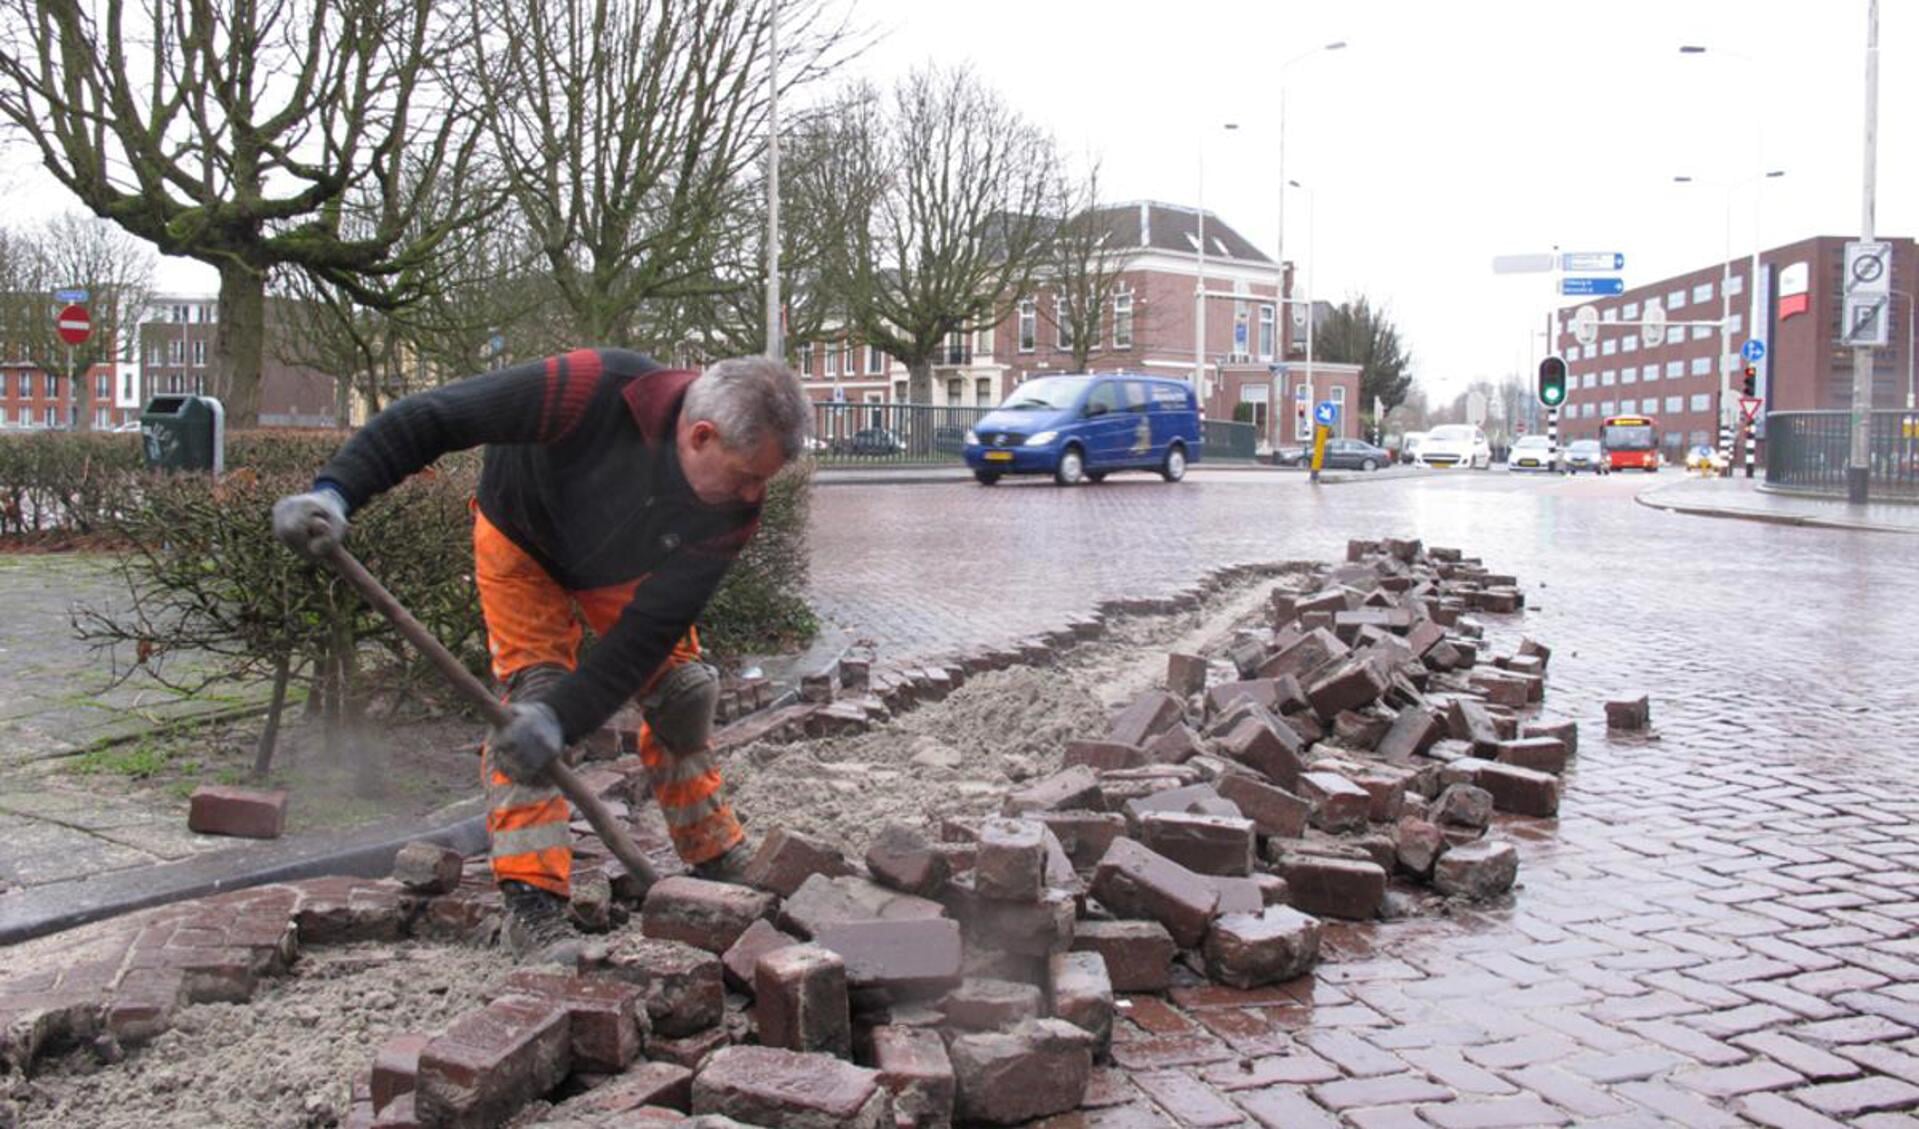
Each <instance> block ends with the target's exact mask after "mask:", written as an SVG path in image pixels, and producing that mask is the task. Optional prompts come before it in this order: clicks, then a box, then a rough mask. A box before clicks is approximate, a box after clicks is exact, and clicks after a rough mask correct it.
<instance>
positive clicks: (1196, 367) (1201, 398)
mask: <svg viewBox="0 0 1919 1129" xmlns="http://www.w3.org/2000/svg"><path fill="white" fill-rule="evenodd" d="M1221 128H1223V129H1224V130H1225V131H1226V132H1228V133H1231V132H1233V131H1234V130H1236V129H1238V128H1239V123H1238V122H1222V123H1221ZM1206 137H1207V135H1206V134H1204V133H1202V134H1200V137H1199V200H1198V207H1197V208H1196V209H1195V211H1196V213H1197V215H1196V217H1195V219H1196V222H1197V224H1198V231H1199V237H1198V239H1197V240H1195V242H1197V243H1198V244H1199V248H1198V250H1199V266H1198V268H1197V269H1196V270H1195V272H1194V277H1193V397H1194V399H1196V400H1197V401H1198V402H1199V410H1200V411H1201V412H1204V411H1205V410H1206Z"/></svg>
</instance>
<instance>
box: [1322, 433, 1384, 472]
mask: <svg viewBox="0 0 1919 1129" xmlns="http://www.w3.org/2000/svg"><path fill="white" fill-rule="evenodd" d="M1392 461H1393V457H1392V455H1391V454H1389V453H1388V452H1387V451H1386V448H1384V447H1375V446H1373V445H1372V444H1371V443H1368V442H1366V441H1365V440H1364V439H1328V440H1326V458H1325V461H1324V462H1322V463H1321V464H1320V465H1321V466H1322V467H1325V468H1327V469H1331V470H1378V469H1379V468H1380V467H1383V466H1385V465H1386V464H1387V463H1390V462H1392ZM1306 463H1307V465H1308V466H1311V465H1312V456H1311V454H1310V453H1308V455H1307V458H1306Z"/></svg>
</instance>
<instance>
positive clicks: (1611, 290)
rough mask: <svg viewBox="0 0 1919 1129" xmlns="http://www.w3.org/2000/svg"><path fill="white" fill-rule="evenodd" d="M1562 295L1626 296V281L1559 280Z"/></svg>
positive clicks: (1618, 279)
mask: <svg viewBox="0 0 1919 1129" xmlns="http://www.w3.org/2000/svg"><path fill="white" fill-rule="evenodd" d="M1559 292H1560V293H1561V294H1624V293H1625V292H1626V280H1625V279H1623V278H1562V279H1560V280H1559Z"/></svg>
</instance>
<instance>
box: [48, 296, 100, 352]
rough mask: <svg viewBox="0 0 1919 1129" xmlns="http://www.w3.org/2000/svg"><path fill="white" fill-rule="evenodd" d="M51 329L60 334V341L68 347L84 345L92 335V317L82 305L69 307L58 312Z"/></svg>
mask: <svg viewBox="0 0 1919 1129" xmlns="http://www.w3.org/2000/svg"><path fill="white" fill-rule="evenodd" d="M53 328H54V329H55V330H57V331H58V332H59V334H60V340H62V341H65V342H66V343H67V344H69V345H84V344H86V343H87V338H88V337H91V336H92V335H93V317H92V315H90V314H88V313H87V308H86V307H85V306H82V305H78V304H75V305H71V306H68V307H67V308H66V309H63V310H61V311H60V314H59V316H58V317H56V318H54V319H53Z"/></svg>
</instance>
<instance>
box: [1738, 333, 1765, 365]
mask: <svg viewBox="0 0 1919 1129" xmlns="http://www.w3.org/2000/svg"><path fill="white" fill-rule="evenodd" d="M1765 355H1766V343H1765V342H1764V341H1761V340H1759V339H1758V338H1756V337H1755V338H1753V339H1752V340H1750V341H1747V342H1746V343H1745V344H1744V345H1741V346H1740V347H1739V357H1740V359H1741V360H1743V361H1745V362H1746V363H1747V364H1749V365H1756V364H1758V363H1759V362H1760V360H1761V359H1763V358H1764V357H1765Z"/></svg>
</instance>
